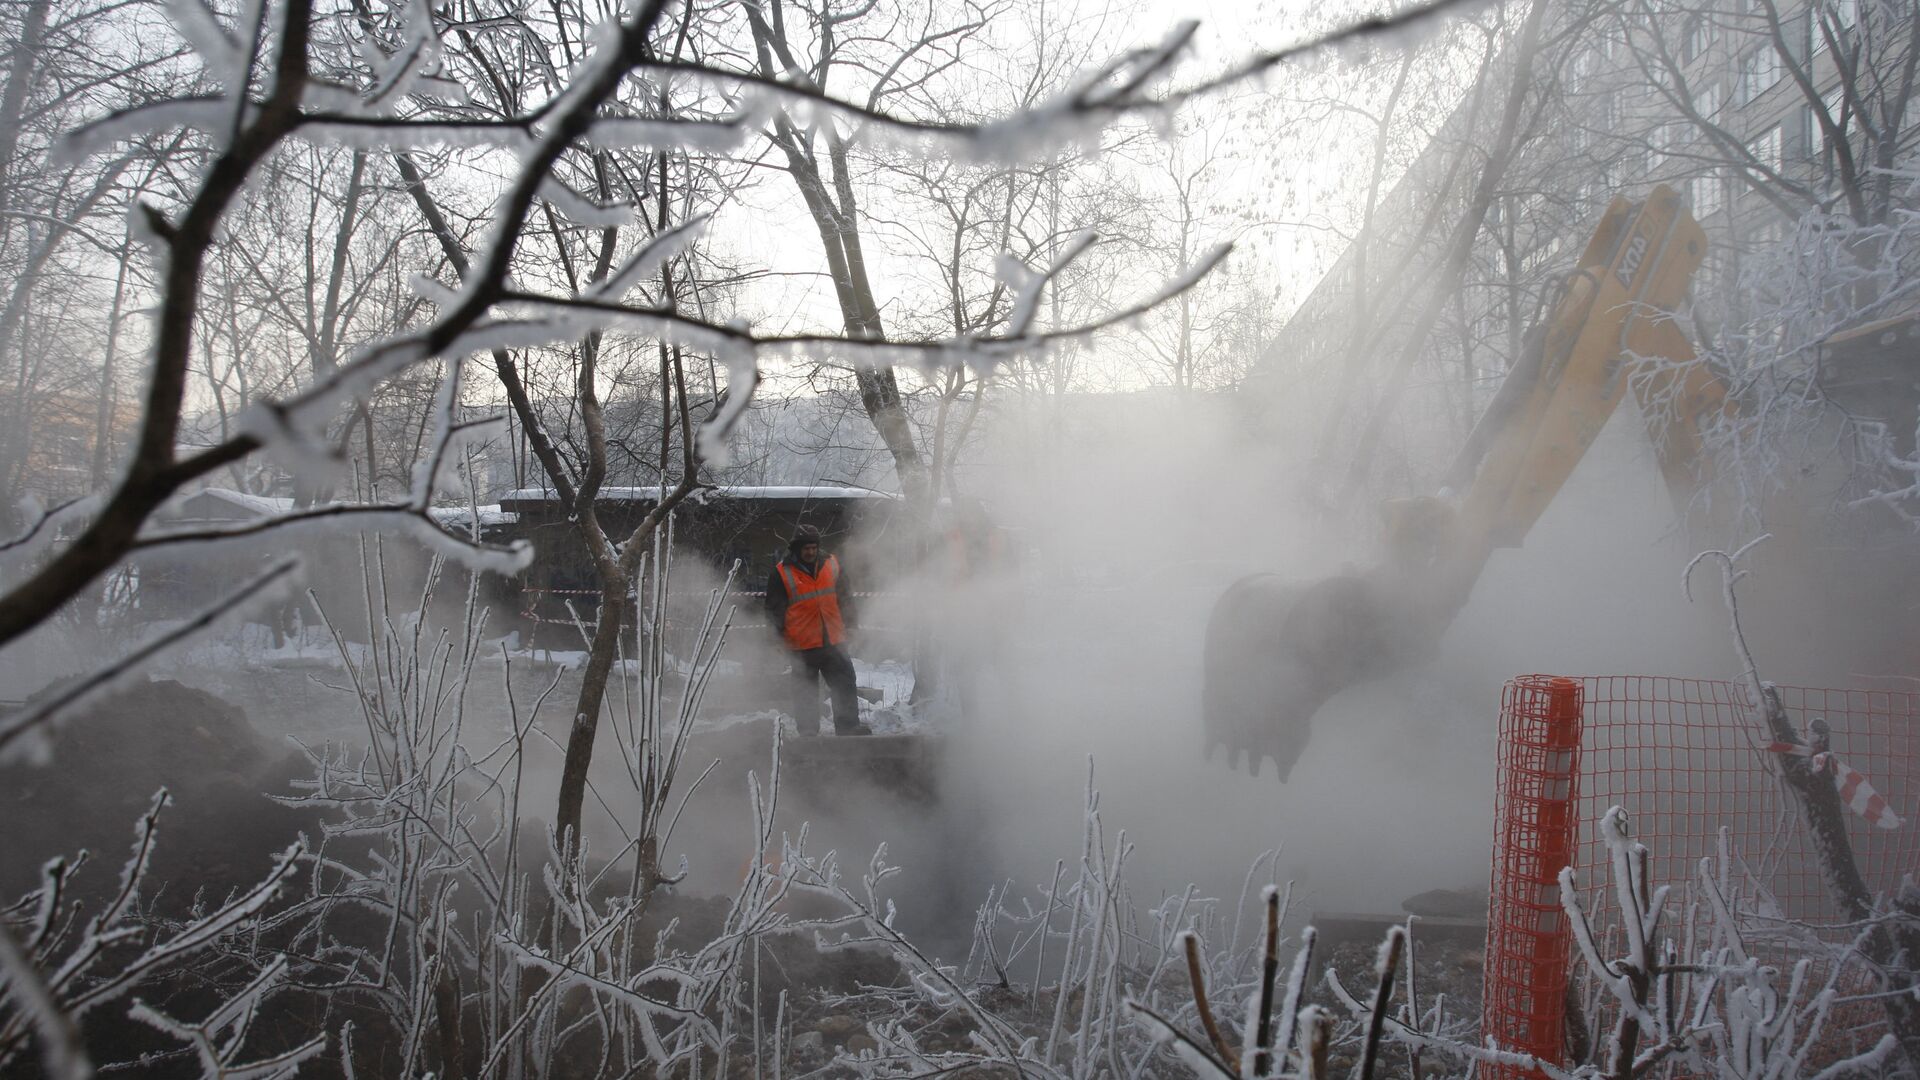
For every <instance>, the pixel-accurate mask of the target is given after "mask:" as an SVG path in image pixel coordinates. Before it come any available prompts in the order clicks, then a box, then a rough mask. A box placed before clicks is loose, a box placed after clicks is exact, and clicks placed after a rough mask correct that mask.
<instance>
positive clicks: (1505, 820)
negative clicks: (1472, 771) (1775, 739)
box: [1481, 675, 1920, 1076]
mask: <svg viewBox="0 0 1920 1080" xmlns="http://www.w3.org/2000/svg"><path fill="white" fill-rule="evenodd" d="M1780 694H1781V699H1782V704H1784V705H1785V706H1786V709H1787V713H1788V715H1789V717H1790V718H1791V719H1792V720H1793V723H1794V727H1795V728H1796V730H1799V731H1801V732H1803V733H1804V732H1806V731H1807V728H1808V722H1809V721H1810V720H1812V719H1814V718H1816V717H1817V718H1821V719H1824V720H1825V721H1826V723H1827V725H1828V727H1829V728H1830V729H1831V732H1832V735H1831V748H1832V753H1833V755H1834V756H1835V757H1836V758H1838V759H1839V760H1840V761H1842V762H1844V763H1845V764H1846V765H1849V766H1851V767H1852V768H1853V769H1854V770H1856V771H1858V772H1859V773H1861V774H1863V775H1864V776H1865V777H1866V778H1867V780H1868V781H1869V782H1870V783H1871V784H1872V785H1873V787H1874V788H1876V789H1877V790H1878V791H1879V792H1880V793H1881V794H1882V795H1884V796H1885V797H1886V798H1887V800H1888V803H1889V804H1890V805H1891V807H1892V809H1893V811H1894V812H1895V813H1896V814H1898V815H1899V816H1900V817H1901V818H1903V819H1906V820H1905V822H1904V823H1903V824H1902V825H1901V826H1900V827H1899V828H1894V829H1887V828H1876V827H1874V826H1873V825H1872V824H1870V823H1869V822H1868V821H1867V820H1866V819H1864V818H1861V817H1858V816H1854V815H1851V814H1849V815H1848V831H1849V833H1850V835H1851V839H1852V841H1853V846H1854V852H1855V857H1856V859H1857V860H1858V862H1859V865H1860V868H1861V870H1862V872H1863V873H1864V874H1865V876H1866V879H1867V884H1868V886H1869V888H1871V889H1873V890H1874V891H1875V892H1876V893H1880V894H1884V893H1887V892H1890V891H1891V890H1893V889H1894V888H1896V887H1897V886H1898V885H1899V884H1900V880H1901V878H1902V876H1903V875H1907V874H1916V876H1920V822H1916V821H1915V820H1914V819H1915V818H1916V817H1917V816H1920V801H1917V800H1920V776H1916V772H1917V771H1920V770H1916V768H1915V765H1916V764H1917V763H1920V693H1915V692H1904V691H1883V690H1818V689H1808V688H1803V687H1781V688H1780ZM1768 742H1769V737H1768V736H1767V734H1766V732H1765V731H1764V730H1763V729H1762V728H1761V727H1760V726H1759V725H1758V723H1757V722H1755V721H1754V720H1753V719H1752V718H1751V715H1750V712H1749V710H1748V708H1747V706H1746V704H1745V697H1744V695H1743V694H1742V692H1741V690H1740V688H1739V687H1738V686H1736V685H1735V684H1733V683H1729V682H1721V681H1714V680H1706V679H1678V678H1665V677H1654V676H1636V675H1616V676H1588V677H1582V678H1558V677H1549V676H1540V675H1534V676H1526V677H1523V678H1519V679H1515V680H1513V681H1512V682H1509V683H1508V684H1507V687H1506V689H1505V692H1504V693H1503V695H1502V700H1501V709H1500V742H1499V751H1498V752H1499V769H1498V778H1497V783H1498V791H1497V793H1496V797H1495V809H1494V813H1495V820H1494V851H1493V860H1492V861H1493V867H1492V870H1493V875H1492V899H1491V903H1490V910H1489V912H1488V926H1487V953H1486V964H1487V967H1486V981H1485V990H1484V998H1483V1003H1482V1009H1481V1025H1482V1031H1483V1034H1484V1035H1487V1036H1492V1037H1493V1038H1494V1039H1495V1040H1497V1041H1498V1042H1499V1044H1500V1045H1501V1046H1502V1047H1505V1048H1509V1049H1516V1050H1523V1051H1525V1052H1527V1053H1531V1054H1534V1055H1536V1056H1539V1057H1541V1058H1543V1059H1545V1060H1549V1061H1560V1060H1562V1059H1563V1056H1564V1055H1563V1051H1562V1031H1563V1025H1564V1022H1565V1019H1566V1010H1567V1007H1568V994H1567V987H1568V981H1569V977H1570V974H1571V973H1572V970H1573V968H1574V966H1575V965H1574V963H1573V961H1572V957H1571V953H1572V941H1571V933H1570V931H1569V929H1568V928H1567V926H1566V921H1565V918H1564V917H1563V915H1562V913H1561V911H1560V905H1559V897H1558V888H1557V885H1556V884H1555V882H1556V880H1557V876H1558V873H1559V870H1560V868H1561V867H1562V866H1564V865H1567V863H1568V856H1569V855H1571V862H1572V865H1573V866H1574V867H1575V870H1576V873H1577V874H1578V883H1579V886H1580V893H1581V896H1582V901H1583V906H1584V907H1585V909H1586V911H1587V913H1588V916H1589V918H1590V919H1592V920H1593V922H1594V928H1595V931H1596V934H1597V937H1598V940H1599V941H1600V948H1601V950H1602V952H1603V954H1606V955H1610V956H1611V955H1618V954H1619V951H1620V950H1619V948H1618V940H1617V939H1618V932H1619V923H1618V918H1619V917H1618V912H1617V910H1615V907H1614V904H1613V901H1612V897H1611V892H1610V883H1609V878H1608V874H1609V868H1608V866H1607V857H1606V852H1605V848H1604V847H1603V846H1602V844H1601V841H1600V838H1599V832H1598V827H1599V821H1600V817H1601V815H1602V814H1603V813H1604V812H1605V811H1606V810H1607V808H1608V807H1611V806H1616V805H1617V806H1620V807H1622V808H1624V809H1625V810H1626V811H1627V813H1628V815H1629V819H1630V822H1631V827H1632V831H1633V834H1634V836H1635V838H1636V839H1638V840H1639V841H1640V842H1641V843H1643V844H1645V845H1646V846H1647V848H1648V849H1649V851H1650V854H1651V857H1652V860H1651V868H1650V869H1651V876H1652V880H1653V883H1654V884H1655V885H1661V884H1666V885H1671V886H1673V888H1674V895H1673V899H1672V900H1670V901H1669V903H1670V904H1673V903H1678V904H1680V905H1683V906H1684V905H1685V903H1686V900H1685V899H1684V893H1685V891H1686V890H1687V889H1688V888H1690V886H1691V884H1692V883H1693V882H1695V881H1697V880H1698V877H1699V873H1700V860H1701V859H1703V858H1708V857H1715V856H1717V853H1718V852H1719V851H1720V849H1721V832H1722V830H1725V836H1726V839H1727V850H1728V851H1730V853H1731V855H1732V862H1731V865H1732V867H1733V871H1732V876H1733V878H1734V879H1735V882H1736V886H1737V888H1738V891H1739V892H1740V893H1741V894H1742V906H1743V908H1744V911H1743V912H1742V913H1741V922H1742V925H1743V928H1746V929H1747V930H1748V932H1749V933H1751V934H1752V937H1753V940H1752V942H1751V944H1753V946H1754V947H1755V950H1756V951H1757V952H1758V953H1759V954H1760V955H1761V956H1762V958H1763V960H1764V961H1765V962H1767V963H1773V964H1777V965H1780V966H1782V967H1783V968H1785V967H1790V966H1791V964H1792V962H1793V960H1795V959H1797V958H1798V956H1800V955H1805V954H1806V952H1807V951H1808V950H1807V949H1806V948H1805V946H1804V945H1796V944H1795V943H1794V942H1795V940H1796V938H1797V940H1800V941H1804V940H1805V932H1804V930H1802V929H1800V928H1799V925H1798V924H1799V923H1802V922H1806V923H1815V924H1818V923H1832V922H1837V921H1839V915H1838V914H1837V909H1836V908H1835V905H1834V904H1833V902H1832V900H1831V899H1830V898H1829V896H1828V894H1827V890H1826V886H1825V884H1824V883H1823V881H1822V879H1821V875H1820V870H1819V867H1818V865H1817V864H1816V863H1815V862H1814V860H1813V858H1812V855H1811V853H1810V851H1809V849H1808V846H1807V842H1806V839H1805V830H1804V827H1803V826H1802V825H1801V824H1800V822H1799V820H1798V816H1797V814H1796V812H1795V809H1794V806H1793V802H1792V799H1791V797H1790V796H1789V795H1787V794H1786V793H1785V792H1784V791H1783V790H1782V789H1781V788H1780V787H1779V785H1778V784H1777V782H1776V781H1775V780H1774V779H1773V777H1772V775H1771V774H1770V773H1769V772H1768V768H1767V760H1766V757H1767V753H1768V752H1767V750H1766V746H1767V743H1768ZM1602 890H1609V891H1608V892H1607V894H1606V895H1604V896H1603V895H1602ZM1669 910H1670V912H1671V910H1672V909H1671V908H1670V909H1669ZM1770 926H1777V927H1778V933H1769V931H1768V928H1769V927H1770ZM1824 936H1826V937H1827V939H1828V940H1831V941H1841V940H1844V937H1845V935H1844V934H1843V933H1840V932H1828V933H1826V934H1825V935H1824ZM1844 974H1845V973H1843V975H1844ZM1815 977H1816V978H1818V979H1822V980H1824V978H1825V972H1824V971H1819V972H1816V973H1815ZM1860 978H1864V976H1861V977H1860ZM1816 985H1818V984H1816ZM1782 988H1783V989H1784V981H1783V987H1782ZM1576 989H1581V988H1580V987H1576ZM1868 989H1870V987H1867V986H1865V985H1864V984H1861V985H1857V986H1856V985H1852V984H1849V985H1848V986H1845V987H1842V991H1843V993H1844V992H1847V991H1864V990H1868ZM1583 993H1584V997H1585V1000H1586V1001H1588V1002H1591V1001H1593V1000H1595V988H1594V987H1593V986H1592V985H1591V984H1587V985H1585V986H1584V990H1583ZM1576 996H1578V995H1576ZM1605 1012H1606V1010H1604V1009H1602V1015H1603V1019H1606V1020H1607V1021H1608V1022H1610V1018H1607V1017H1605V1015H1604V1014H1605ZM1879 1024H1880V1013H1879V1011H1878V1010H1877V1009H1876V1008H1874V1007H1873V1006H1872V1004H1871V1003H1861V1004H1858V1005H1855V1006H1850V1007H1847V1008H1846V1009H1844V1010H1842V1011H1841V1012H1837V1013H1836V1015H1835V1017H1834V1020H1833V1022H1832V1023H1830V1025H1829V1029H1830V1035H1829V1039H1830V1041H1831V1042H1832V1043H1833V1044H1834V1045H1833V1051H1834V1052H1835V1053H1840V1052H1846V1051H1850V1050H1852V1049H1864V1048H1865V1046H1867V1045H1871V1044H1872V1042H1873V1040H1874V1039H1877V1038H1878V1032H1877V1031H1874V1030H1873V1029H1874V1028H1875V1027H1877V1026H1879ZM1594 1037H1595V1040H1596V1041H1604V1040H1603V1037H1602V1035H1601V1033H1598V1032H1596V1033H1595V1036H1594ZM1863 1040H1864V1041H1863ZM1493 1073H1494V1074H1495V1075H1506V1076H1513V1075H1518V1074H1517V1073H1514V1072H1506V1073H1501V1072H1500V1071H1499V1070H1493Z"/></svg>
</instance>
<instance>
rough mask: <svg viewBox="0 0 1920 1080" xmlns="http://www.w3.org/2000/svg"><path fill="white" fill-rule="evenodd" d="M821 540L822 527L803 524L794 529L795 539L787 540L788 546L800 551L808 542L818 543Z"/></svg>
mask: <svg viewBox="0 0 1920 1080" xmlns="http://www.w3.org/2000/svg"><path fill="white" fill-rule="evenodd" d="M819 542H820V529H819V528H818V527H817V526H814V525H801V526H799V527H797V528H795V529H794V530H793V539H791V540H789V541H787V546H788V547H790V548H792V549H793V550H795V551H798V550H800V549H801V548H803V547H806V546H807V545H808V544H817V543H819Z"/></svg>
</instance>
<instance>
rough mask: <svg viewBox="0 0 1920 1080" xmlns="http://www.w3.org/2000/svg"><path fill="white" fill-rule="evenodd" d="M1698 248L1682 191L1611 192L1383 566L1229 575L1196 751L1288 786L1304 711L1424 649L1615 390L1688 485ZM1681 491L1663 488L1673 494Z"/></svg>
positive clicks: (1305, 732)
mask: <svg viewBox="0 0 1920 1080" xmlns="http://www.w3.org/2000/svg"><path fill="white" fill-rule="evenodd" d="M1705 254H1706V236H1705V234H1704V233H1703V232H1701V230H1700V227H1699V225H1698V224H1696V223H1695V222H1694V221H1693V219H1692V218H1691V217H1690V216H1689V215H1688V214H1687V212H1686V208H1685V206H1684V204H1683V203H1682V202H1681V199H1680V197H1679V195H1677V194H1676V193H1675V192H1674V191H1673V190H1672V189H1670V188H1667V187H1665V186H1659V187H1656V188H1655V189H1654V190H1653V192H1652V193H1651V194H1650V195H1649V196H1648V198H1647V200H1646V201H1645V202H1644V203H1638V204H1635V203H1629V202H1627V201H1626V200H1624V199H1615V200H1614V201H1613V204H1612V205H1611V206H1609V207H1608V209H1607V213H1606V215H1605V217H1604V218H1603V219H1602V220H1601V223H1600V225H1599V227H1598V229H1596V231H1595V233H1594V236H1593V238H1592V240H1591V241H1589V243H1588V244H1587V246H1586V248H1585V250H1584V251H1583V252H1582V254H1581V256H1580V260H1579V264H1578V266H1577V267H1576V268H1575V270H1574V272H1573V273H1572V274H1571V275H1569V276H1568V278H1567V279H1566V283H1565V287H1564V288H1563V289H1562V291H1561V293H1560V296H1559V298H1558V300H1557V302H1556V303H1555V305H1554V307H1553V311H1552V314H1551V316H1550V317H1549V319H1548V320H1547V321H1546V322H1545V323H1543V324H1542V325H1541V326H1539V327H1536V328H1535V330H1534V332H1533V333H1531V334H1530V335H1529V342H1530V344H1529V347H1528V349H1527V350H1526V352H1525V355H1523V356H1522V357H1520V358H1519V359H1518V361H1517V362H1516V363H1515V365H1514V367H1513V370H1512V371H1511V372H1510V373H1509V374H1508V376H1507V379H1506V381H1505V382H1504V383H1503V384H1502V386H1501V388H1500V391H1499V393H1498V395H1497V396H1496V397H1495V399H1494V401H1493V403H1492V404H1491V405H1490V406H1489V407H1488V409H1487V411H1486V413H1485V414H1484V415H1483V416H1482V417H1481V420H1480V422H1479V424H1477V425H1476V426H1475V429H1474V431H1473V433H1472V434H1471V435H1470V436H1469V438H1468V439H1467V443H1466V445H1465V446H1464V447H1462V449H1461V452H1460V457H1459V459H1458V460H1457V461H1456V463H1455V465H1454V468H1453V470H1452V471H1451V473H1450V483H1451V485H1452V486H1454V487H1455V488H1456V490H1461V491H1463V492H1464V494H1463V495H1462V496H1461V498H1460V500H1459V502H1458V503H1457V505H1456V504H1454V503H1452V502H1450V501H1446V500H1441V499H1438V498H1430V499H1414V500H1402V501H1401V503H1400V504H1397V505H1396V506H1395V507H1390V508H1389V509H1390V511H1391V512H1390V515H1389V520H1388V529H1387V538H1388V544H1387V547H1388V549H1389V550H1388V559H1387V561H1386V564H1385V565H1383V566H1381V567H1379V568H1377V569H1375V570H1370V571H1367V572H1365V573H1360V574H1347V575H1343V576H1340V577H1335V578H1331V579H1328V580H1325V581H1321V582H1318V583H1315V584H1311V585H1298V584H1292V583H1288V582H1287V581H1285V580H1284V579H1282V578H1279V577H1276V576H1273V575H1270V574H1261V575H1256V576H1253V577H1248V578H1243V579H1241V580H1240V581H1238V582H1235V583H1234V585H1233V586H1232V587H1231V588H1229V589H1228V590H1227V592H1226V595H1224V596H1222V597H1221V598H1220V601H1219V602H1218V603H1217V604H1216V605H1215V606H1214V610H1213V615H1212V618H1211V620H1210V621H1209V623H1208V626H1207V640H1206V661H1205V671H1204V673H1203V675H1204V679H1205V684H1204V687H1203V692H1202V712H1203V714H1204V717H1205V723H1206V732H1207V749H1208V753H1209V754H1211V752H1212V749H1213V747H1214V746H1224V747H1225V748H1226V750H1227V758H1228V763H1229V764H1230V765H1234V766H1238V764H1239V763H1241V762H1242V761H1245V762H1246V764H1247V766H1248V768H1249V771H1251V772H1252V773H1253V774H1254V775H1256V776H1257V775H1259V774H1260V771H1261V768H1262V767H1263V765H1264V763H1265V761H1266V759H1267V758H1272V759H1273V760H1274V762H1275V764H1276V765H1277V766H1278V767H1279V773H1280V779H1281V780H1283V781H1284V780H1286V778H1287V776H1288V774H1289V773H1291V772H1292V770H1293V766H1294V763H1295V762H1296V761H1298V760H1299V758H1300V755H1301V752H1302V751H1303V750H1305V748H1306V744H1307V739H1308V737H1309V735H1311V733H1312V729H1313V717H1314V714H1315V713H1317V712H1319V711H1320V708H1321V707H1322V706H1323V705H1325V704H1326V703H1327V701H1328V700H1329V699H1330V698H1332V697H1333V696H1334V695H1335V694H1337V693H1339V692H1340V691H1342V690H1344V689H1346V688H1347V687H1349V686H1353V685H1355V684H1357V683H1361V682H1366V681H1369V680H1371V679H1376V678H1379V677H1381V676H1383V675H1385V674H1387V673H1389V672H1392V671H1394V670H1396V669H1398V668H1400V667H1402V666H1404V665H1406V664H1407V663H1409V662H1411V661H1414V660H1416V659H1418V658H1420V657H1422V656H1424V655H1426V654H1428V653H1429V652H1431V650H1432V649H1433V648H1434V647H1435V646H1437V644H1438V642H1439V639H1440V635H1441V634H1442V633H1443V632H1444V631H1445V630H1446V627H1447V626H1448V624H1450V623H1451V622H1452V621H1453V616H1454V615H1455V614H1456V613H1457V612H1458V611H1459V610H1460V608H1461V607H1462V606H1464V605H1465V603H1466V600H1467V597H1468V595H1469V594H1470V593H1471V592H1472V590H1473V585H1474V582H1475V581H1477V580H1478V578H1479V576H1480V572H1481V570H1482V569H1483V568H1484V567H1485V565H1486V562H1487V559H1488V558H1489V557H1490V556H1491V555H1492V552H1493V550H1494V549H1495V548H1497V547H1513V546H1518V545H1519V543H1520V541H1521V540H1522V539H1523V538H1524V537H1525V536H1526V534H1527V532H1528V531H1529V530H1530V529H1531V528H1532V526H1533V523H1534V522H1535V521H1536V520H1538V519H1539V517H1540V515H1541V514H1542V513H1543V512H1544V511H1545V510H1546V507H1547V505H1548V503H1549V502H1550V501H1551V500H1552V499H1553V497H1554V495H1555V494H1556V493H1558V492H1559V490H1560V488H1561V486H1562V485H1563V484H1564V483H1565V482H1566V479H1567V477H1568V476H1569V475H1570V474H1571V473H1572V471H1573V469H1574V466H1575V465H1577V464H1578V463H1579V461H1580V459H1581V458H1582V457H1583V456H1584V455H1585V454H1586V452H1587V449H1588V448H1589V447H1590V446H1591V445H1592V443H1593V440H1594V439H1595V438H1596V437H1597V436H1598V435H1599V433H1600V429H1601V427H1602V426H1603V425H1604V424H1605V423H1606V420H1607V417H1608V416H1609V415H1611V414H1612V412H1613V411H1614V408H1615V407H1616V406H1617V405H1618V404H1619V402H1620V400H1621V398H1622V397H1623V396H1625V394H1626V392H1627V389H1628V387H1629V385H1630V384H1631V385H1632V386H1633V387H1634V390H1635V393H1636V395H1637V396H1639V397H1640V398H1641V404H1642V408H1643V411H1647V412H1648V413H1649V424H1650V425H1652V424H1654V418H1653V416H1652V412H1653V409H1652V404H1653V401H1654V399H1655V398H1658V399H1659V400H1661V401H1669V400H1670V401H1671V402H1672V403H1673V404H1672V407H1671V408H1668V409H1666V410H1665V412H1666V413H1668V414H1669V415H1670V417H1672V418H1673V419H1669V420H1662V421H1661V426H1660V427H1659V428H1658V429H1657V430H1654V431H1653V432H1652V434H1653V436H1654V440H1655V445H1656V447H1657V448H1658V449H1659V451H1660V457H1661V466H1662V469H1663V470H1664V471H1665V472H1666V474H1667V476H1668V479H1669V481H1670V482H1673V483H1675V484H1679V483H1682V482H1684V481H1685V478H1686V476H1687V475H1688V474H1689V470H1688V468H1687V462H1688V460H1689V459H1690V458H1691V457H1692V456H1693V453H1694V451H1696V450H1697V448H1698V440H1697V438H1696V439H1694V440H1693V441H1692V442H1689V441H1688V438H1689V430H1690V426H1691V425H1693V424H1695V423H1696V421H1697V419H1698V418H1700V417H1706V416H1711V415H1712V414H1713V413H1714V412H1715V411H1716V410H1718V409H1723V408H1725V405H1724V398H1723V396H1722V395H1721V394H1720V393H1718V391H1717V389H1716V387H1715V386H1714V384H1713V379H1712V378H1711V377H1710V376H1709V375H1708V374H1706V373H1704V371H1703V370H1702V369H1700V368H1699V367H1697V366H1694V367H1689V366H1688V364H1689V362H1690V361H1691V360H1692V359H1693V352H1692V349H1691V347H1690V346H1688V345H1687V342H1686V338H1685V336H1684V335H1683V334H1681V333H1680V331H1679V329H1678V328H1677V327H1676V326H1675V325H1674V323H1673V321H1672V319H1671V317H1670V316H1671V313H1672V312H1673V311H1674V310H1675V309H1676V308H1677V307H1678V306H1679V304H1680V303H1681V302H1682V301H1683V300H1684V299H1685V296H1686V291H1687V288H1688V285H1689V282H1690V281H1691V279H1692V276H1693V272H1694V270H1695V269H1696V268H1698V266H1699V265H1700V262H1701V260H1702V259H1703V258H1704V257H1705ZM1676 490H1677V489H1676Z"/></svg>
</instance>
